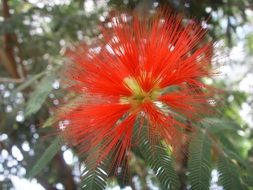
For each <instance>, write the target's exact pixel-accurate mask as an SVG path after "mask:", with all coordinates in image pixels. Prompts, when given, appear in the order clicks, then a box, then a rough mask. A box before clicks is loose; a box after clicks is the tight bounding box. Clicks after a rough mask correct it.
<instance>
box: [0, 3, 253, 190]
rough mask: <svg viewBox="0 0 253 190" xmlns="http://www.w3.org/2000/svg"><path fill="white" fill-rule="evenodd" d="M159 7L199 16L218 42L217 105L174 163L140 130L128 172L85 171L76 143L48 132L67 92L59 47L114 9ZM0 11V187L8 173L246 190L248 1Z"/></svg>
mask: <svg viewBox="0 0 253 190" xmlns="http://www.w3.org/2000/svg"><path fill="white" fill-rule="evenodd" d="M158 6H161V7H170V8H172V9H173V10H175V11H178V12H180V13H183V15H184V16H185V18H189V16H192V17H195V18H197V19H199V20H203V22H202V23H203V26H205V27H207V28H209V31H210V36H209V37H210V38H213V39H215V40H218V42H219V43H218V44H222V46H221V47H218V50H217V51H219V52H222V54H226V55H227V56H225V58H224V59H222V60H220V61H219V63H218V64H220V65H221V66H222V68H223V69H222V70H223V71H225V70H228V71H229V70H230V72H227V73H226V75H225V74H223V75H222V76H221V77H219V78H217V79H216V80H215V81H214V80H211V79H207V83H214V84H215V85H216V86H217V87H218V88H222V89H224V93H222V94H217V96H219V97H218V98H219V99H222V100H223V101H222V102H223V104H224V106H222V107H221V108H220V109H219V111H220V113H221V114H219V118H205V119H203V121H202V122H201V123H200V124H199V125H201V126H202V129H203V130H202V133H199V134H192V135H190V136H191V137H190V140H189V142H187V143H186V144H185V149H186V150H187V152H189V156H186V157H184V158H183V159H182V162H181V165H180V169H178V168H177V167H176V165H175V163H174V160H173V157H172V156H171V154H170V152H169V151H168V150H167V149H166V148H164V146H162V145H157V149H155V150H151V148H150V146H149V143H148V142H147V139H145V138H143V139H141V142H142V146H141V150H142V151H138V150H136V151H135V150H134V151H133V155H132V159H131V162H130V163H129V164H130V169H131V170H130V171H131V173H129V175H127V176H128V178H127V179H126V177H123V176H120V175H119V176H114V175H113V173H108V170H107V168H106V164H105V165H103V166H99V167H98V168H95V169H93V170H90V169H89V167H88V166H87V165H85V163H83V158H80V157H77V156H76V150H75V149H68V148H67V146H66V145H65V144H62V141H61V139H60V138H55V136H49V137H48V136H47V135H48V134H51V133H52V132H54V129H53V128H52V126H53V125H55V120H54V113H55V110H57V108H58V107H59V106H60V105H62V104H63V103H64V102H68V101H70V100H71V99H72V98H73V94H67V95H66V93H65V92H64V89H63V88H62V84H61V81H60V80H59V79H60V76H59V73H60V72H59V71H60V70H61V69H62V67H64V64H65V59H64V52H65V50H66V48H67V47H69V46H70V45H71V44H72V43H75V42H78V41H80V40H85V41H86V42H89V41H90V40H92V39H93V38H94V37H97V36H98V35H99V32H98V28H97V26H98V23H100V22H106V19H107V17H108V15H110V14H111V12H112V10H119V9H123V10H136V11H140V12H141V11H147V10H150V9H154V8H156V7H158ZM0 10H1V15H0V105H1V107H0V147H1V149H0V150H1V152H0V187H1V188H0V189H11V187H12V186H13V184H12V177H13V176H20V177H24V178H35V179H36V180H37V181H38V183H40V184H41V185H42V186H43V187H44V188H45V189H48V190H51V189H52V190H56V189H62V188H63V189H66V190H72V189H80V188H81V187H84V188H83V189H102V188H103V187H105V186H108V187H113V186H116V185H119V186H120V187H122V188H123V187H126V186H130V187H131V188H132V189H157V188H160V189H168V188H169V187H170V189H186V188H187V187H188V188H189V189H201V190H203V189H209V187H210V188H212V189H218V186H220V187H223V188H224V189H229V190H231V189H235V190H238V189H253V176H252V167H251V166H252V163H253V143H252V142H253V141H252V139H253V132H252V128H253V124H252V123H253V122H252V115H249V114H248V115H247V112H248V113H252V104H253V96H252V86H251V87H248V86H250V85H252V68H253V58H252V54H253V36H252V32H253V31H252V30H253V29H252V20H253V2H252V0H217V1H211V0H202V1H199V0H189V1H185V0H180V1H178V0H167V1H166V0H161V1H155V0H146V1H139V0H122V1H121V0H108V1H92V0H62V1H56V0H55V1H39V0H38V1H36V0H24V1H19V0H2V1H1V4H0ZM206 19H208V22H206V21H205V20H206ZM238 49H239V50H238ZM238 51H241V53H240V54H239V56H237V57H235V55H238ZM235 75H236V76H235ZM242 116H243V117H242ZM210 122H211V123H212V125H209V123H210ZM152 151H155V155H156V156H155V157H154V156H152V155H153V154H152ZM68 155H69V156H68ZM85 156H86V155H84V157H85ZM68 158H72V159H71V162H70V161H69V160H68ZM80 168H81V169H83V170H84V171H83V172H80ZM217 172H218V174H219V178H218V182H215V177H217ZM215 174H216V175H215Z"/></svg>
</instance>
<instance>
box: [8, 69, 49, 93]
mask: <svg viewBox="0 0 253 190" xmlns="http://www.w3.org/2000/svg"><path fill="white" fill-rule="evenodd" d="M45 74H46V71H42V72H41V73H38V74H36V75H34V76H32V77H31V78H30V79H28V80H27V81H25V82H23V83H22V84H21V85H19V86H18V87H17V88H16V89H15V91H14V92H13V93H17V92H19V91H22V90H24V89H26V88H27V87H29V86H30V85H32V84H33V83H34V82H35V81H37V80H39V79H40V78H41V77H43V75H45Z"/></svg>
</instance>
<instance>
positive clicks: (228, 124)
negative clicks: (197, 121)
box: [201, 118, 241, 134]
mask: <svg viewBox="0 0 253 190" xmlns="http://www.w3.org/2000/svg"><path fill="white" fill-rule="evenodd" d="M201 123H202V125H203V126H204V127H205V128H207V129H208V130H209V131H211V132H212V133H214V134H218V133H221V132H224V131H226V132H237V131H238V130H240V129H241V127H240V126H239V125H238V124H237V123H236V122H233V121H230V120H224V119H218V118H205V119H203V120H202V121H201Z"/></svg>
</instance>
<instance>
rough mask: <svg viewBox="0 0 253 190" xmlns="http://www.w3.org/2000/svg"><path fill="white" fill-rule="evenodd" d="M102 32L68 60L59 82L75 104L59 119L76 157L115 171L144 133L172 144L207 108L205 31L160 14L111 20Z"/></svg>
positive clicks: (208, 47)
mask: <svg viewBox="0 0 253 190" xmlns="http://www.w3.org/2000/svg"><path fill="white" fill-rule="evenodd" d="M101 28H102V29H101V34H100V35H99V36H98V38H97V40H95V41H93V42H91V43H89V44H87V43H86V44H84V43H83V44H81V45H78V46H77V47H75V48H74V50H70V51H69V52H68V56H69V57H70V58H71V60H72V63H71V65H70V66H69V67H67V72H66V74H65V76H64V77H66V78H67V79H68V82H69V84H70V87H69V88H68V90H69V91H70V92H75V93H76V94H78V95H80V98H78V100H77V101H74V103H73V104H72V106H71V107H68V109H66V108H65V109H64V108H63V111H62V112H61V114H60V119H61V120H64V121H67V122H66V123H67V124H66V126H65V129H64V130H63V134H64V136H65V137H66V139H67V140H69V142H70V143H72V144H73V145H74V146H77V147H78V148H79V150H80V151H81V153H83V152H86V153H87V152H88V153H89V154H94V155H96V158H98V160H99V161H101V160H103V159H105V158H106V157H107V156H109V155H112V156H113V158H114V159H113V161H114V164H115V163H117V164H118V165H119V164H121V163H122V161H123V160H124V159H125V158H126V157H127V155H129V151H130V150H131V148H132V146H138V137H140V136H142V135H144V133H143V131H146V134H148V135H147V136H148V138H150V140H151V141H154V140H157V139H158V140H163V142H166V143H168V144H169V145H171V146H173V145H175V144H177V142H178V141H180V135H179V134H180V133H183V131H185V129H186V128H188V127H189V121H195V122H196V121H198V119H199V118H201V116H202V115H203V114H204V113H207V111H206V110H208V107H210V101H209V98H210V94H209V93H207V92H208V87H207V86H206V85H205V84H203V82H202V78H203V77H209V76H210V75H211V74H212V73H211V70H210V68H211V65H210V64H211V57H212V43H210V42H206V41H205V38H204V37H205V34H206V31H205V29H203V28H202V27H201V25H200V24H199V23H197V22H195V21H193V20H189V21H185V20H184V19H182V17H181V16H178V15H175V14H172V13H168V12H167V13H166V11H165V12H163V13H158V14H154V15H151V16H148V17H147V18H143V17H139V16H137V15H131V14H125V13H124V14H118V15H116V16H113V17H112V18H110V19H109V21H108V22H107V23H104V25H101ZM134 134H137V136H135V135H134ZM134 136H135V137H137V140H134Z"/></svg>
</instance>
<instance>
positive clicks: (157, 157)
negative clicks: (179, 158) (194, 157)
mask: <svg viewBox="0 0 253 190" xmlns="http://www.w3.org/2000/svg"><path fill="white" fill-rule="evenodd" d="M140 140H141V141H140V152H141V154H142V155H143V159H144V160H145V161H146V162H147V163H148V164H149V165H150V167H151V168H152V170H153V171H154V173H155V175H156V177H157V179H158V181H159V183H160V187H161V189H164V190H167V189H178V188H179V179H178V175H177V173H176V171H175V169H174V168H173V165H172V159H171V157H170V155H169V153H168V151H166V150H165V148H164V147H163V146H162V145H161V144H159V145H156V146H151V144H150V142H149V141H148V140H147V139H146V138H145V137H144V135H143V136H142V137H141V138H140Z"/></svg>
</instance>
